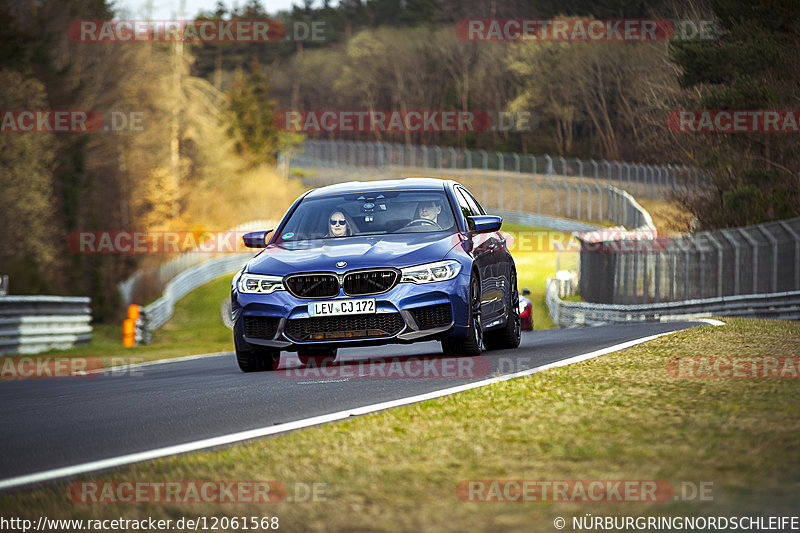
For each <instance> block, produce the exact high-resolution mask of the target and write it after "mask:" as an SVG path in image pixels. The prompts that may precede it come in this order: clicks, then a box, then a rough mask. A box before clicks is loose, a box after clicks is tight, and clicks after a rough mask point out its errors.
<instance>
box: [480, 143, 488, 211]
mask: <svg viewBox="0 0 800 533" xmlns="http://www.w3.org/2000/svg"><path fill="white" fill-rule="evenodd" d="M479 152H480V154H481V159H482V166H483V178H482V179H481V195H482V196H483V205H487V203H488V202H487V201H486V200H487V198H486V180H487V179H489V154H488V153H487V152H486V150H479Z"/></svg>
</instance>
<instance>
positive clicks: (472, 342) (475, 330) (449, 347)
mask: <svg viewBox="0 0 800 533" xmlns="http://www.w3.org/2000/svg"><path fill="white" fill-rule="evenodd" d="M468 325H469V330H468V331H467V336H466V338H463V339H444V340H442V352H444V354H445V355H454V356H462V355H463V356H467V357H471V356H475V355H480V353H481V344H483V329H482V328H481V286H480V282H479V281H478V278H477V276H475V274H474V273H473V274H472V277H471V278H470V280H469V321H468Z"/></svg>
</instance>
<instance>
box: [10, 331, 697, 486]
mask: <svg viewBox="0 0 800 533" xmlns="http://www.w3.org/2000/svg"><path fill="white" fill-rule="evenodd" d="M693 325H698V324H697V323H691V322H673V323H640V324H629V325H619V326H601V327H593V328H582V329H567V330H564V329H562V330H558V329H553V330H545V331H536V332H525V333H523V337H522V344H521V345H520V347H519V348H518V349H516V350H503V351H493V352H486V351H484V352H483V354H482V355H481V356H480V357H479V358H477V359H476V358H469V359H472V360H473V361H471V362H470V363H469V365H468V366H469V367H470V368H468V367H467V366H463V365H465V363H462V367H461V371H460V372H459V371H454V372H452V374H455V377H446V378H442V377H436V376H440V374H439V373H437V372H438V371H439V370H441V371H445V370H448V369H449V370H451V371H452V370H455V369H457V368H458V367H457V365H458V364H459V359H458V358H456V359H455V360H453V361H450V362H449V364H448V363H445V361H442V359H443V358H442V356H441V351H440V348H439V343H435V342H426V343H419V344H410V345H389V346H381V347H365V348H357V349H356V348H350V349H344V350H340V352H339V358H338V359H337V363H339V364H336V365H334V366H333V367H330V368H328V369H324V370H326V373H325V374H323V373H322V372H321V371H322V370H323V369H319V368H317V369H314V370H315V371H310V370H308V369H307V370H306V371H305V372H303V371H302V367H301V366H300V365H299V363H298V362H297V360H296V359H295V358H294V357H293V356H287V355H284V356H283V357H282V360H281V367H280V369H279V370H278V372H261V373H253V374H244V373H242V372H240V371H239V369H238V367H237V366H236V361H235V360H234V356H233V354H232V353H231V354H225V355H221V356H211V357H203V358H198V359H192V360H185V361H176V362H171V363H165V364H156V365H144V366H141V367H138V368H137V367H134V368H132V369H129V370H128V371H125V372H109V373H105V374H99V375H95V376H76V377H61V378H39V379H23V380H16V381H3V382H0V427H2V434H3V438H2V439H0V483H2V481H3V480H6V481H7V480H9V478H15V477H18V476H23V475H28V474H34V473H38V472H43V471H48V470H52V469H56V468H61V467H67V466H71V465H77V464H81V463H87V462H90V461H97V460H101V459H106V458H112V457H117V456H121V455H126V454H131V453H135V452H142V451H147V450H153V449H156V448H162V447H165V446H170V445H175V444H182V443H187V442H191V441H197V440H200V439H206V438H210V437H217V436H220V435H227V434H230V433H236V432H241V431H245V430H251V429H255V428H264V427H266V426H273V425H275V424H281V423H286V422H292V421H297V420H302V419H306V418H309V417H314V416H318V415H324V414H327V413H333V412H337V411H342V410H347V409H354V408H357V407H362V406H367V405H371V404H376V403H381V402H386V401H390V400H397V399H401V398H406V397H409V396H415V395H418V394H423V393H428V392H431V391H436V390H439V389H446V388H450V387H454V386H458V385H463V384H465V383H469V382H477V381H482V380H484V379H486V378H489V377H493V376H496V375H498V374H508V373H513V372H518V371H521V370H526V369H531V368H535V367H540V366H542V365H546V364H550V363H554V362H557V361H561V360H564V359H569V358H572V357H575V356H578V355H582V354H586V353H589V352H593V351H596V350H600V349H603V348H608V347H610V346H614V345H617V344H620V343H624V342H627V341H632V340H635V339H639V338H642V337H648V336H651V335H657V334H660V333H666V332H670V331H677V330H680V329H685V328H687V327H691V326H693ZM409 356H410V357H411V359H410V361H412V363H414V366H408V365H405V366H404V365H402V364H401V365H399V367H398V368H403V369H409V368H413V369H414V374H415V375H416V374H417V373H419V374H420V376H419V377H412V376H409V375H405V374H404V375H402V376H401V377H395V376H396V375H397V374H396V373H395V374H392V373H390V372H388V370H389V366H388V363H389V360H388V359H387V358H392V357H397V358H398V359H397V361H400V362H403V361H408V360H409V359H408V357H409ZM426 356H429V357H426ZM426 363H427V366H425V364H426ZM443 363H444V365H443ZM377 365H384V366H383V367H380V368H376V366H377ZM337 367H338V368H337ZM285 368H288V370H285ZM281 369H284V370H283V371H281ZM384 370H386V371H387V374H388V375H391V376H392V377H384V376H382V375H381V374H383V372H384ZM409 373H410V372H409ZM359 374H367V375H368V376H369V377H349V376H358V375H359ZM0 486H1V485H0Z"/></svg>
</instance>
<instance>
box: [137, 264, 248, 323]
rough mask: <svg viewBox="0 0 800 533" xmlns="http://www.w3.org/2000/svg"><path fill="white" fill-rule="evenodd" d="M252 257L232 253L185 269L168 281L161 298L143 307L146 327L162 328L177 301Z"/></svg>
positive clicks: (238, 267)
mask: <svg viewBox="0 0 800 533" xmlns="http://www.w3.org/2000/svg"><path fill="white" fill-rule="evenodd" d="M252 258H253V255H251V254H241V253H239V254H231V255H228V256H224V257H217V258H215V259H210V260H208V261H205V262H203V263H200V264H199V265H196V266H193V267H191V268H189V269H187V270H184V271H183V272H181V273H180V274H178V275H177V276H175V278H173V279H172V280H171V281H170V282H169V283H167V286H166V288H165V289H164V294H162V295H161V297H160V298H159V299H157V300H156V301H154V302H152V303H151V304H149V305H147V306H145V307H144V308H143V311H144V316H145V324H146V328H147V329H148V330H149V331H153V330H156V329H158V328H160V327H161V326H163V325H164V324H165V323H166V322H167V320H169V319H170V317H172V313H173V310H174V307H175V302H177V301H178V300H180V299H181V298H183V297H184V296H186V295H187V294H188V293H190V292H191V291H193V290H194V289H196V288H198V287H200V286H201V285H205V284H206V283H208V282H209V281H211V280H213V279H216V278H218V277H219V276H222V275H224V274H227V273H232V272H236V271H237V270H239V269H240V268H242V267H243V266H244V265H245V263H247V262H248V261H249V260H250V259H252Z"/></svg>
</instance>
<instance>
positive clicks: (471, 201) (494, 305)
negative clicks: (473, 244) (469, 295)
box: [461, 188, 509, 324]
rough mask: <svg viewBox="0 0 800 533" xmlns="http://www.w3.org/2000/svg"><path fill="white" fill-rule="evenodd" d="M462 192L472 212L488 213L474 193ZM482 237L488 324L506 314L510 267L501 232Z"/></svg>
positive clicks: (485, 234)
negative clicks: (484, 249)
mask: <svg viewBox="0 0 800 533" xmlns="http://www.w3.org/2000/svg"><path fill="white" fill-rule="evenodd" d="M461 192H462V194H463V195H464V197H465V199H466V200H467V204H468V205H469V206H470V210H471V211H472V212H474V213H475V214H476V215H485V214H486V211H484V209H483V207H481V205H480V204H479V203H478V201H477V200H476V199H475V197H474V196H473V195H472V193H470V192H469V191H468V190H467V189H465V188H462V190H461ZM482 237H483V239H484V244H483V246H484V247H485V248H486V252H485V256H484V261H485V263H486V275H485V276H484V277H483V278H482V280H483V284H484V286H485V303H484V316H485V317H486V318H487V321H486V322H487V324H491V322H492V320H491V319H494V318H496V317H498V316H504V314H505V312H506V304H507V301H506V300H507V298H506V292H507V290H508V276H509V269H508V260H507V255H506V253H505V249H504V239H503V237H502V235H501V234H500V233H499V232H492V233H484V234H483V235H482Z"/></svg>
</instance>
